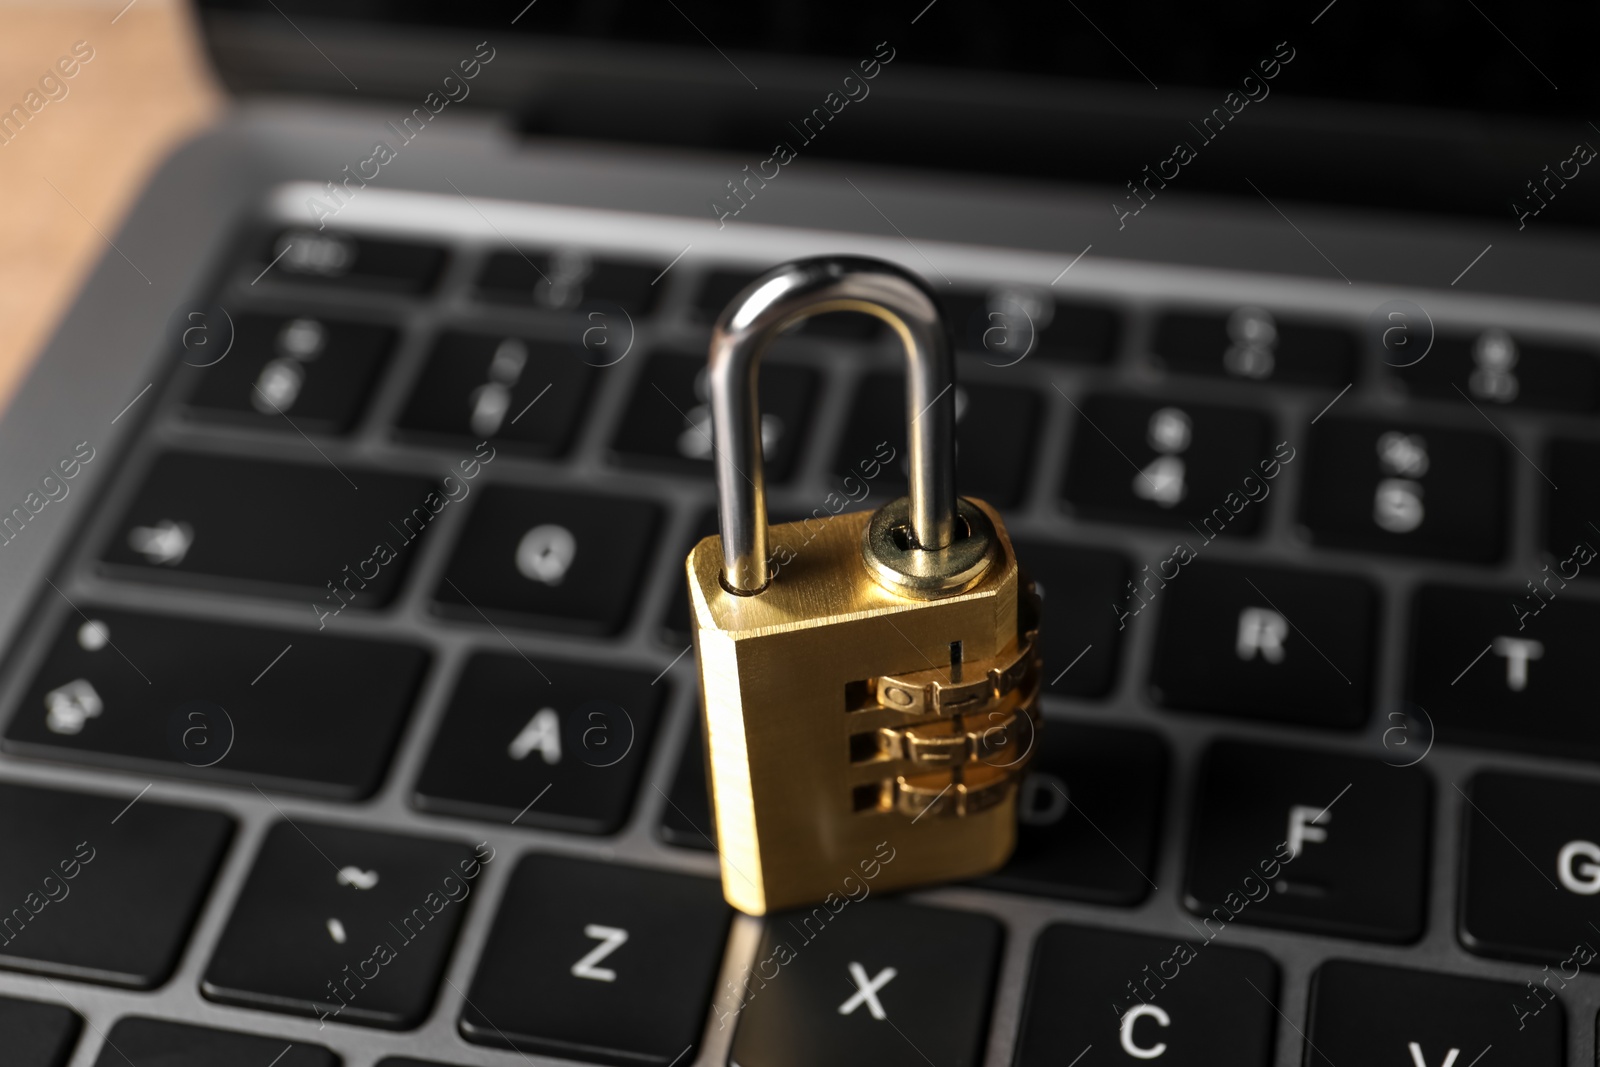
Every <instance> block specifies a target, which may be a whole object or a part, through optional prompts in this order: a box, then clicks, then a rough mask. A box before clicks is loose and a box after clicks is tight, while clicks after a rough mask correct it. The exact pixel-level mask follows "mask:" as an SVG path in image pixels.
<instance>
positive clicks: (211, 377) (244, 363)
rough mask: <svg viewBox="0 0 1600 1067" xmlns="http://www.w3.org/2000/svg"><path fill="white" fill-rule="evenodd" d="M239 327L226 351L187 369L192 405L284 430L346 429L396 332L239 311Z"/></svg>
mask: <svg viewBox="0 0 1600 1067" xmlns="http://www.w3.org/2000/svg"><path fill="white" fill-rule="evenodd" d="M234 327H235V334H234V339H233V347H232V348H231V349H230V350H229V351H228V352H227V354H226V355H225V356H220V357H218V358H216V361H215V362H209V363H205V364H204V366H203V367H200V369H197V370H194V371H192V372H189V373H190V374H191V375H192V376H193V377H195V378H196V379H198V380H197V381H196V383H195V386H194V389H193V390H192V391H191V392H190V393H189V398H188V401H187V402H186V410H187V411H188V412H189V413H190V414H192V415H194V416H196V417H198V418H202V419H215V420H219V421H227V422H236V423H242V424H244V425H247V426H258V427H261V428H263V429H268V430H277V431H279V432H282V433H294V432H296V431H301V432H304V433H343V432H344V431H346V430H348V429H349V428H350V427H351V426H352V425H353V424H354V423H355V421H356V418H357V417H358V416H359V415H360V414H361V410H362V408H363V407H365V406H366V402H367V397H368V396H369V395H370V394H371V392H372V388H373V384H374V382H376V381H377V377H378V373H379V371H381V370H382V369H383V365H384V362H385V361H386V360H387V359H388V358H389V353H390V351H391V350H392V349H393V348H394V342H395V336H396V332H395V330H394V328H393V327H391V326H380V325H376V324H374V323H369V322H347V321H344V320H338V319H321V318H313V317H310V316H300V317H296V316H292V315H240V316H238V317H237V318H235V319H234ZM210 358H212V357H210V356H209V355H206V356H202V355H199V354H196V355H195V356H193V357H186V358H185V362H187V363H190V364H191V365H199V364H201V363H202V362H203V361H204V360H207V359H210Z"/></svg>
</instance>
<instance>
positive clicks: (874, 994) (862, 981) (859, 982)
mask: <svg viewBox="0 0 1600 1067" xmlns="http://www.w3.org/2000/svg"><path fill="white" fill-rule="evenodd" d="M898 973H899V972H898V971H896V970H895V969H894V968H893V967H885V968H884V969H883V970H881V971H879V972H878V973H877V975H875V976H874V977H872V978H868V977H867V969H866V968H865V967H863V966H861V964H859V963H856V962H855V961H853V960H852V961H851V963H850V980H851V981H852V982H854V983H855V984H856V991H855V993H854V994H852V995H851V997H850V999H849V1000H847V1001H845V1002H844V1003H843V1004H841V1005H839V1014H840V1015H849V1014H851V1013H852V1012H854V1011H855V1010H856V1009H857V1008H859V1007H861V1005H863V1004H865V1005H866V1006H867V1010H868V1011H870V1012H871V1013H872V1017H873V1018H874V1019H887V1018H888V1017H889V1015H888V1013H887V1012H885V1011H884V1010H883V1005H882V1004H880V1003H878V990H880V989H882V988H883V987H884V986H886V985H888V984H889V983H890V982H892V981H894V976H895V975H896V974H898Z"/></svg>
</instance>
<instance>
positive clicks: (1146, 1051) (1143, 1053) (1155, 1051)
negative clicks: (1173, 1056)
mask: <svg viewBox="0 0 1600 1067" xmlns="http://www.w3.org/2000/svg"><path fill="white" fill-rule="evenodd" d="M1146 1015H1148V1016H1150V1018H1152V1019H1154V1020H1155V1021H1156V1025H1157V1026H1161V1027H1167V1026H1171V1025H1172V1017H1171V1016H1170V1015H1168V1014H1167V1013H1166V1012H1164V1011H1162V1010H1161V1009H1160V1008H1158V1007H1156V1006H1155V1005H1154V1004H1138V1005H1135V1006H1134V1007H1132V1008H1129V1009H1128V1010H1127V1012H1125V1013H1124V1014H1123V1016H1122V1051H1124V1052H1126V1053H1127V1054H1128V1055H1130V1056H1132V1057H1133V1058H1134V1059H1136V1060H1153V1059H1155V1058H1156V1057H1157V1056H1159V1055H1161V1054H1162V1053H1163V1052H1165V1051H1167V1043H1166V1042H1165V1041H1157V1042H1156V1043H1155V1044H1154V1045H1136V1044H1134V1042H1133V1024H1134V1023H1136V1022H1138V1021H1139V1020H1140V1019H1142V1018H1143V1017H1144V1016H1146Z"/></svg>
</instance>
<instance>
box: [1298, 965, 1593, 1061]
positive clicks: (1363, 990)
mask: <svg viewBox="0 0 1600 1067" xmlns="http://www.w3.org/2000/svg"><path fill="white" fill-rule="evenodd" d="M1540 1004H1542V1005H1543V1008H1542V1010H1538V1011H1536V1010H1535V1005H1540ZM1508 1008H1509V1009H1510V1010H1509V1011H1508V1010H1507V1009H1508ZM1309 1013H1310V1025H1309V1026H1308V1027H1307V1028H1306V1035H1305V1037H1306V1053H1305V1056H1306V1060H1305V1062H1306V1067H1335V1065H1338V1064H1344V1065H1346V1067H1349V1065H1350V1064H1360V1063H1372V1064H1380V1063H1392V1064H1396V1065H1401V1064H1404V1065H1406V1067H1411V1065H1413V1064H1420V1065H1422V1067H1444V1065H1446V1064H1449V1065H1450V1067H1471V1065H1472V1064H1473V1063H1474V1062H1475V1061H1477V1060H1478V1058H1479V1057H1482V1056H1484V1054H1485V1053H1487V1052H1488V1051H1489V1050H1490V1049H1491V1048H1494V1049H1496V1050H1497V1051H1496V1052H1495V1053H1493V1054H1492V1055H1490V1056H1488V1057H1486V1058H1485V1059H1484V1063H1486V1064H1487V1063H1489V1062H1490V1061H1491V1060H1493V1059H1494V1058H1495V1057H1496V1056H1501V1055H1503V1056H1504V1057H1505V1058H1506V1060H1507V1062H1510V1063H1515V1064H1517V1065H1518V1067H1562V1065H1563V1064H1564V1063H1566V1062H1567V1058H1566V1045H1567V1041H1566V1033H1565V1029H1566V1027H1565V1022H1566V1013H1565V1012H1564V1011H1563V1010H1562V1007H1561V1003H1560V1001H1558V1000H1555V999H1554V997H1553V995H1552V996H1551V997H1550V998H1549V999H1546V1000H1543V1001H1540V1000H1538V999H1537V998H1535V997H1534V995H1533V994H1531V993H1529V992H1528V990H1527V989H1525V988H1524V987H1523V986H1519V985H1517V984H1515V983H1514V982H1494V981H1489V980H1487V979H1483V978H1463V977H1460V976H1459V975H1453V974H1433V973H1429V972H1425V971H1411V970H1400V969H1399V968H1395V967H1378V966H1375V965H1373V964H1370V963H1355V962H1353V961H1351V960H1334V961H1332V962H1330V963H1324V964H1323V965H1322V966H1321V967H1319V968H1317V971H1316V974H1314V975H1313V976H1312V979H1311V1006H1310V1012H1309ZM1513 1013H1517V1014H1513Z"/></svg>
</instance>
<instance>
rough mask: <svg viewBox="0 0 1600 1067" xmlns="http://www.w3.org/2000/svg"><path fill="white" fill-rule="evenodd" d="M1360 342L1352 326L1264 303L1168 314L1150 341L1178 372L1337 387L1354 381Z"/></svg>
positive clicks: (1164, 363) (1162, 362) (1159, 360)
mask: <svg viewBox="0 0 1600 1067" xmlns="http://www.w3.org/2000/svg"><path fill="white" fill-rule="evenodd" d="M1359 346H1360V339H1359V338H1358V337H1357V335H1356V334H1354V333H1352V332H1350V331H1349V330H1345V329H1341V328H1339V327H1337V326H1326V325H1321V324H1316V323H1309V322H1295V321H1289V322H1282V321H1279V320H1278V318H1277V317H1276V316H1274V315H1273V314H1271V313H1270V312H1268V311H1266V310H1264V309H1262V308H1258V307H1242V308H1237V309H1235V310H1234V311H1232V312H1230V313H1228V314H1226V315H1212V314H1204V313H1199V312H1174V313H1173V314H1170V315H1163V316H1162V317H1161V320H1160V321H1159V322H1158V323H1157V324H1156V329H1155V336H1154V338H1152V340H1151V342H1150V350H1151V352H1152V353H1153V354H1154V357H1155V363H1156V365H1157V366H1160V367H1165V368H1166V369H1167V370H1169V371H1172V372H1173V373H1175V374H1205V375H1211V376H1216V377H1226V378H1234V379H1238V380H1240V381H1261V382H1278V383H1281V384H1285V385H1327V386H1332V387H1333V388H1335V389H1342V388H1344V386H1345V385H1347V384H1349V383H1350V382H1351V381H1353V380H1354V378H1355V366H1356V353H1357V351H1358V349H1359Z"/></svg>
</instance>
